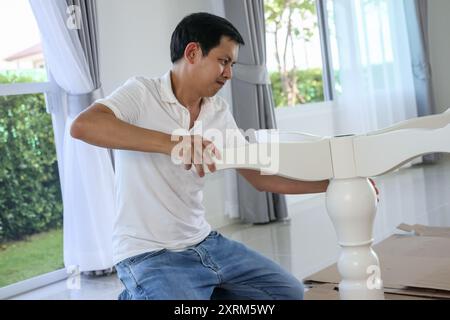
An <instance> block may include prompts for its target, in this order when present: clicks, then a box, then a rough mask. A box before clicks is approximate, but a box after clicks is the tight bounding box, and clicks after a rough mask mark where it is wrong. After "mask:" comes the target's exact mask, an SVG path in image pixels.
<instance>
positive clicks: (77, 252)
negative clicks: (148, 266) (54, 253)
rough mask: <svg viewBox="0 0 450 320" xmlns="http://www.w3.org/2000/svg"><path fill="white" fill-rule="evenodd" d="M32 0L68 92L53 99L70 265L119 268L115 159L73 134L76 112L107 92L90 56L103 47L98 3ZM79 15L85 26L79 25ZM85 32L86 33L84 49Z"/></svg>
mask: <svg viewBox="0 0 450 320" xmlns="http://www.w3.org/2000/svg"><path fill="white" fill-rule="evenodd" d="M29 2H30V5H31V8H32V10H33V13H34V16H35V18H36V21H37V24H38V27H39V30H40V33H41V39H42V47H43V50H44V55H45V59H46V64H47V67H48V68H49V71H50V74H51V76H52V78H53V79H54V81H55V82H56V84H57V85H58V86H59V87H60V88H61V89H62V90H63V92H64V94H63V96H62V97H60V98H58V97H52V99H49V100H48V101H47V104H49V110H51V112H52V118H53V120H54V121H53V124H54V132H55V138H56V140H57V141H61V142H60V143H58V148H57V151H58V166H59V169H60V170H59V171H60V173H61V174H60V181H61V189H62V194H63V206H64V264H65V266H66V267H70V269H72V270H74V269H75V268H76V269H77V270H79V271H93V270H104V269H108V268H111V267H112V266H113V263H112V244H111V242H112V239H111V238H112V227H113V226H112V224H113V218H114V200H113V198H114V172H113V167H112V162H111V158H110V155H109V153H108V150H107V149H104V148H98V147H95V146H92V145H89V144H86V143H84V142H82V141H79V140H75V139H73V138H72V137H71V136H70V133H69V131H70V125H71V123H72V121H73V119H74V118H75V116H76V115H77V114H78V113H79V112H80V111H82V110H83V109H84V108H86V107H88V106H89V105H90V104H91V103H92V101H94V100H95V99H96V98H99V97H100V96H101V88H100V85H99V81H98V74H96V72H93V70H94V69H95V68H93V66H92V65H90V63H97V61H95V59H92V56H91V55H90V54H88V51H91V53H95V52H94V51H96V50H97V48H96V42H95V39H96V37H95V35H94V34H89V33H90V32H92V33H95V28H93V27H92V26H93V25H94V24H95V7H94V6H95V2H93V1H92V2H91V1H89V0H77V1H75V2H72V3H75V4H76V7H77V8H78V9H79V10H70V9H69V6H68V5H67V3H66V1H61V0H59V1H46V0H29ZM72 9H73V8H72ZM71 14H72V15H73V14H75V15H76V14H81V15H82V16H81V17H77V16H72V15H71ZM78 18H80V19H79V20H80V23H81V25H79V26H76V25H74V21H76V20H78ZM80 34H84V36H83V37H82V38H83V40H84V47H83V45H82V43H81V41H80ZM87 39H90V40H89V49H87V46H86V44H87V42H86V41H87ZM92 46H93V47H92ZM86 56H88V58H89V59H86Z"/></svg>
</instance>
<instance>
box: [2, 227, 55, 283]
mask: <svg viewBox="0 0 450 320" xmlns="http://www.w3.org/2000/svg"><path fill="white" fill-rule="evenodd" d="M62 267H63V235H62V229H55V230H51V231H48V232H43V233H39V234H35V235H32V236H30V237H28V238H27V239H26V240H23V241H13V242H7V243H3V244H0V287H3V286H6V285H9V284H12V283H15V282H18V281H22V280H26V279H29V278H32V277H35V276H38V275H41V274H44V273H47V272H51V271H54V270H58V269H61V268H62Z"/></svg>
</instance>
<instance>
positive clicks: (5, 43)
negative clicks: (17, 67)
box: [0, 0, 40, 70]
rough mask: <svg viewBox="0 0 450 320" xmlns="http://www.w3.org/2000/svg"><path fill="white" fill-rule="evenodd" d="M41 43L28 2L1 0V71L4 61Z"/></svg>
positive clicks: (24, 0) (22, 0)
mask: <svg viewBox="0 0 450 320" xmlns="http://www.w3.org/2000/svg"><path fill="white" fill-rule="evenodd" d="M39 42H40V36H39V29H38V27H37V25H36V21H35V19H34V16H33V13H32V11H31V8H30V5H29V3H28V0H0V70H1V69H3V66H4V62H3V59H4V58H6V57H8V56H10V55H11V54H13V53H15V52H17V51H21V50H23V49H26V48H28V47H31V46H33V45H35V44H37V43H39Z"/></svg>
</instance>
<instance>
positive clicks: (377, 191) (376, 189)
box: [369, 178, 380, 202]
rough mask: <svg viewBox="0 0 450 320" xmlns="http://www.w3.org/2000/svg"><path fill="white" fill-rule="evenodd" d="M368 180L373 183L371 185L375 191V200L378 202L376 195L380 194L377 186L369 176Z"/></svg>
mask: <svg viewBox="0 0 450 320" xmlns="http://www.w3.org/2000/svg"><path fill="white" fill-rule="evenodd" d="M369 181H370V183H371V184H372V185H373V187H374V188H375V192H376V193H377V202H380V198H379V197H378V195H379V194H380V191H379V190H378V188H377V186H376V185H375V181H373V180H372V179H371V178H369Z"/></svg>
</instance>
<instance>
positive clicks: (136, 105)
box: [95, 77, 145, 123]
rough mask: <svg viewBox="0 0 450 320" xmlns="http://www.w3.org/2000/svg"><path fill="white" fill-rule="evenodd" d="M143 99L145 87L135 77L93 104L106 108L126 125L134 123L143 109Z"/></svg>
mask: <svg viewBox="0 0 450 320" xmlns="http://www.w3.org/2000/svg"><path fill="white" fill-rule="evenodd" d="M144 98H145V86H144V85H143V84H142V83H141V82H140V81H139V79H138V78H137V77H133V78H130V79H128V80H127V81H126V82H125V83H124V84H123V85H122V86H120V87H118V88H117V89H116V90H114V91H113V92H112V93H111V94H110V95H109V96H107V97H105V98H102V99H98V100H96V101H95V102H96V103H101V104H103V105H105V106H107V107H108V108H109V109H111V110H112V111H113V112H114V115H115V116H116V117H117V118H118V119H120V120H122V121H125V122H128V123H136V122H137V119H138V118H139V115H140V113H141V110H142V108H143V104H144Z"/></svg>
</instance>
